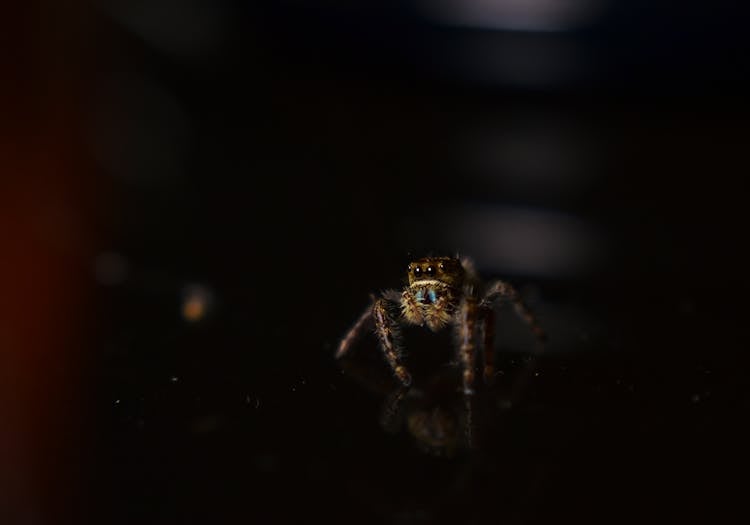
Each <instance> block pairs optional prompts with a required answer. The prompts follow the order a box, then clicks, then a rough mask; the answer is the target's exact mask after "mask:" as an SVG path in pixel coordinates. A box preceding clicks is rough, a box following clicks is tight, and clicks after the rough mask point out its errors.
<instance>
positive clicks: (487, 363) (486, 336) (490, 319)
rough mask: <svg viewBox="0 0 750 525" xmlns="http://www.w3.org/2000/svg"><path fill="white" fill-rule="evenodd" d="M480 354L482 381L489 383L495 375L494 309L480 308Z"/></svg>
mask: <svg viewBox="0 0 750 525" xmlns="http://www.w3.org/2000/svg"><path fill="white" fill-rule="evenodd" d="M482 355H483V356H484V381H485V382H486V383H487V384H490V383H491V382H492V380H493V379H494V377H495V311H494V310H493V309H492V308H482Z"/></svg>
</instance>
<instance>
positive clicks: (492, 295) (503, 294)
mask: <svg viewBox="0 0 750 525" xmlns="http://www.w3.org/2000/svg"><path fill="white" fill-rule="evenodd" d="M501 299H506V300H508V301H509V302H510V303H511V304H513V308H514V309H515V310H516V313H517V314H518V316H519V317H520V318H521V319H523V320H524V321H526V324H528V325H529V328H531V331H532V332H533V333H534V335H535V336H536V339H537V342H538V343H539V345H540V346H542V345H543V344H544V343H545V342H546V341H547V334H546V333H545V331H544V330H543V329H542V327H541V326H540V325H539V321H538V320H537V318H536V315H534V312H532V311H531V309H529V307H528V306H526V303H524V302H523V300H522V299H521V294H519V293H518V291H517V290H516V289H515V288H513V287H512V286H511V285H510V284H508V283H506V282H504V281H495V282H493V283H491V284H490V286H489V287H488V288H487V293H486V294H485V295H484V299H483V300H482V306H483V307H486V308H493V307H494V305H495V302H496V301H499V300H501Z"/></svg>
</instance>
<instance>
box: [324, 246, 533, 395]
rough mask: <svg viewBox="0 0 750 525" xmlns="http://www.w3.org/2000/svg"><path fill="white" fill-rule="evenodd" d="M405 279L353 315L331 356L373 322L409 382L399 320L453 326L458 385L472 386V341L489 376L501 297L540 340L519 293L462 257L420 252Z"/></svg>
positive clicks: (400, 375)
mask: <svg viewBox="0 0 750 525" xmlns="http://www.w3.org/2000/svg"><path fill="white" fill-rule="evenodd" d="M408 280H409V283H408V285H407V286H406V287H404V289H403V291H401V292H400V293H399V292H398V291H397V290H386V291H385V292H383V293H382V294H381V295H380V297H375V296H372V299H373V302H372V304H371V305H370V306H368V307H367V309H366V310H365V311H364V313H363V314H362V315H361V316H360V317H359V319H357V321H356V323H354V326H353V327H352V328H351V329H350V330H349V332H347V334H346V335H345V336H344V337H343V339H342V340H341V342H340V343H339V346H338V349H337V351H336V358H340V357H342V356H344V355H345V354H346V353H347V352H349V350H350V348H351V346H352V344H353V343H354V342H355V341H356V339H357V338H358V337H359V336H360V335H361V333H362V331H363V329H364V327H365V326H367V325H369V324H370V323H371V322H372V321H374V323H375V333H376V334H377V338H378V341H379V343H380V349H381V350H382V352H383V354H384V355H385V358H386V360H387V361H388V364H389V365H390V366H391V369H392V370H393V373H394V375H395V376H396V378H397V379H398V380H399V381H400V382H401V383H402V384H403V385H404V386H407V387H408V386H409V385H411V382H412V379H411V374H410V373H409V371H408V370H407V369H406V366H405V365H404V363H403V359H402V356H403V343H402V338H401V328H402V326H403V325H407V324H411V325H419V326H424V327H427V328H428V329H430V330H432V331H433V332H437V331H439V330H442V329H444V328H446V327H448V326H451V325H452V326H453V329H454V333H455V340H456V346H457V350H458V358H459V361H460V363H461V365H462V368H463V389H464V392H465V393H466V394H472V393H473V388H474V379H475V378H474V375H475V361H476V353H477V342H478V341H479V340H480V339H481V342H482V348H483V355H484V377H485V379H486V380H490V379H491V378H492V376H493V375H494V367H493V353H492V350H493V336H494V317H495V316H494V309H495V306H496V305H497V304H498V303H499V302H500V301H501V300H507V301H509V302H511V303H512V304H513V306H514V307H515V310H516V312H517V313H518V314H519V315H520V317H521V318H522V319H523V320H525V321H526V322H527V323H528V324H529V326H530V328H531V330H532V331H533V332H534V335H536V337H537V339H538V340H539V341H540V342H543V341H544V340H545V339H546V335H545V333H544V331H543V330H542V328H541V327H540V326H539V324H538V323H537V320H536V317H535V316H534V314H533V313H532V312H531V310H529V308H527V307H526V305H525V304H524V303H523V301H522V300H521V297H520V295H519V294H518V292H517V291H516V290H515V288H513V287H512V286H511V285H510V284H508V283H506V282H504V281H499V280H498V281H492V282H490V283H488V284H485V283H483V282H482V280H481V279H480V277H479V274H478V273H477V272H476V270H475V269H474V265H473V264H472V263H471V261H470V260H469V259H467V258H460V259H459V258H457V257H425V258H422V259H418V260H416V261H413V262H411V263H410V264H409V266H408Z"/></svg>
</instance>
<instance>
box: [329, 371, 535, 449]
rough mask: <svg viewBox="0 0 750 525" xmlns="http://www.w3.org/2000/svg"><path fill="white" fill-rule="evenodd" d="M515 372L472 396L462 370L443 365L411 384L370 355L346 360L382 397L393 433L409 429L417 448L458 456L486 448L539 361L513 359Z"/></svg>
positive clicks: (384, 422) (385, 424) (384, 418)
mask: <svg viewBox="0 0 750 525" xmlns="http://www.w3.org/2000/svg"><path fill="white" fill-rule="evenodd" d="M512 362H513V363H514V364H513V365H512V367H513V368H514V370H513V372H512V373H509V374H505V375H503V376H501V377H500V378H497V379H499V380H495V381H493V382H492V383H491V384H485V385H483V387H482V388H479V389H477V390H476V392H475V393H474V394H472V395H467V394H465V393H464V391H463V389H462V388H461V377H462V375H461V371H460V370H459V369H458V368H457V367H453V366H442V367H438V368H437V369H436V370H433V371H432V372H431V373H429V374H428V375H426V376H424V377H422V378H420V380H419V381H415V383H414V384H413V385H412V386H410V387H406V386H403V385H398V384H396V383H395V381H394V380H393V378H392V374H390V373H389V371H387V370H385V369H384V367H382V366H373V364H372V363H371V362H369V361H368V360H367V359H363V358H360V359H356V358H354V357H351V358H346V359H342V360H340V361H339V365H340V366H341V367H342V369H343V370H344V371H345V373H346V374H347V376H348V377H350V378H351V379H353V380H355V381H356V382H357V383H358V384H360V385H361V386H363V387H364V388H366V389H367V390H369V391H371V392H373V393H375V394H376V395H379V396H381V397H382V400H383V401H382V408H381V411H380V424H381V426H382V428H383V429H384V430H385V431H386V432H388V433H391V434H397V433H399V432H406V433H408V435H409V436H410V437H411V438H412V440H413V441H414V443H415V445H416V446H417V448H419V449H420V450H422V451H423V452H425V453H428V454H430V455H435V456H445V457H454V456H456V455H457V454H459V453H461V452H467V451H472V450H477V449H481V448H484V445H485V443H487V441H488V433H490V432H492V430H493V429H494V428H496V426H497V424H499V423H500V422H501V419H502V416H503V414H504V413H506V412H507V411H508V410H509V409H511V408H512V407H514V406H515V405H516V404H518V402H519V401H520V399H521V397H522V396H523V393H524V391H525V388H526V385H527V383H528V381H527V380H528V378H529V377H530V376H531V375H532V374H533V372H534V370H535V367H536V360H535V358H532V357H522V358H517V359H514V360H512Z"/></svg>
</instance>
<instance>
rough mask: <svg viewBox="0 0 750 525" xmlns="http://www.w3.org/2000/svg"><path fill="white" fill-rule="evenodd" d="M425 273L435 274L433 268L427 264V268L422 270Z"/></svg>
mask: <svg viewBox="0 0 750 525" xmlns="http://www.w3.org/2000/svg"><path fill="white" fill-rule="evenodd" d="M424 272H425V273H426V274H427V275H434V274H435V268H434V267H432V266H428V267H427V269H426V270H425V271H424Z"/></svg>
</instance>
